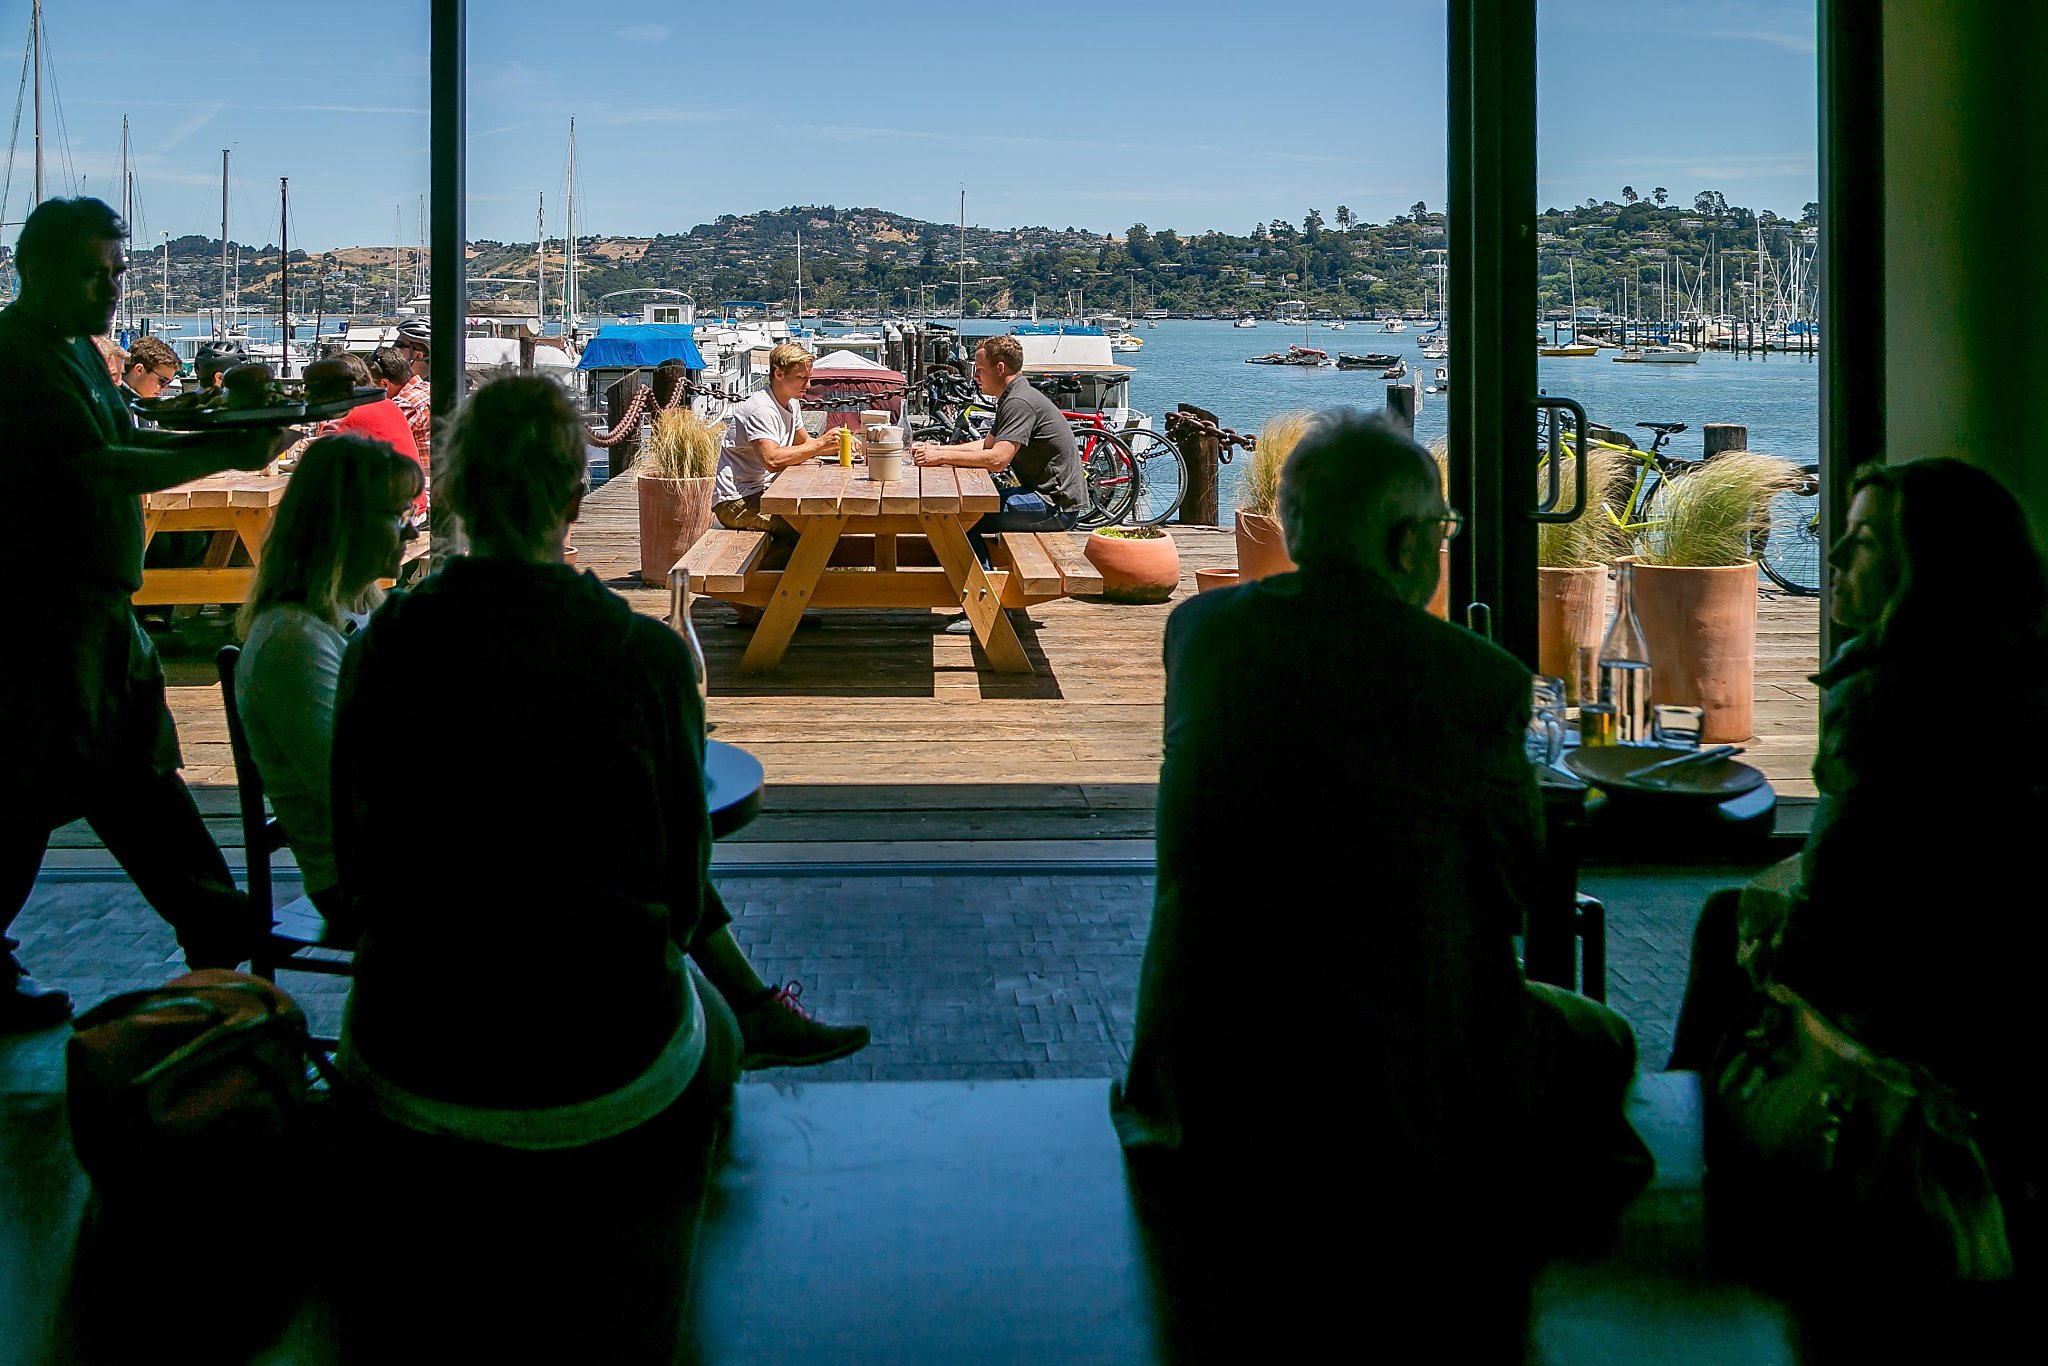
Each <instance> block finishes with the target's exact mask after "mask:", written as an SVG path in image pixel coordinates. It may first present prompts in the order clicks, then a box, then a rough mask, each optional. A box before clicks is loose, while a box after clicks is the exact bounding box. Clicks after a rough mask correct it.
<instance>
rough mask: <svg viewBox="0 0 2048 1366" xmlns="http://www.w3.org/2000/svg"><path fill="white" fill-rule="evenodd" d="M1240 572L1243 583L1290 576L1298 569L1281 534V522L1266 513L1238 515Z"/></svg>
mask: <svg viewBox="0 0 2048 1366" xmlns="http://www.w3.org/2000/svg"><path fill="white" fill-rule="evenodd" d="M1236 531H1237V572H1238V574H1239V575H1241V576H1242V578H1243V581H1244V582H1246V583H1250V582H1251V581H1252V580H1253V579H1263V578H1267V577H1269V576H1271V575H1274V574H1286V573H1290V572H1292V571H1293V569H1294V568H1295V564H1294V560H1293V559H1292V558H1291V557H1290V556H1289V555H1288V553H1287V539H1286V537H1284V536H1282V535H1281V534H1280V520H1279V519H1278V518H1277V517H1270V516H1268V515H1266V514H1265V513H1263V512H1240V513H1238V514H1237V525H1236Z"/></svg>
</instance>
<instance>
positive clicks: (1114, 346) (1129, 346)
mask: <svg viewBox="0 0 2048 1366" xmlns="http://www.w3.org/2000/svg"><path fill="white" fill-rule="evenodd" d="M1144 348H1145V339H1144V338H1143V337H1134V336H1132V335H1131V334H1130V333H1129V332H1112V333H1110V334H1109V349H1110V350H1112V351H1142V350H1143V349H1144Z"/></svg>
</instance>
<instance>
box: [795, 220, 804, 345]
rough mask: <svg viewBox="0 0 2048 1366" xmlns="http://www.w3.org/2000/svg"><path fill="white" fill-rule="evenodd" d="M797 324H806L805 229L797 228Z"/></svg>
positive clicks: (799, 325) (800, 325)
mask: <svg viewBox="0 0 2048 1366" xmlns="http://www.w3.org/2000/svg"><path fill="white" fill-rule="evenodd" d="M796 325H797V326H798V327H802V326H803V325H804V230H803V227H802V226H801V225H799V226H798V227H797V230H796Z"/></svg>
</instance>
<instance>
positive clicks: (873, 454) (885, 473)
mask: <svg viewBox="0 0 2048 1366" xmlns="http://www.w3.org/2000/svg"><path fill="white" fill-rule="evenodd" d="M902 477H903V452H902V451H900V450H897V451H874V450H870V451H869V452H868V478H870V479H872V480H874V481H876V482H877V483H882V484H892V483H894V482H896V481H897V480H899V479H901V478H902Z"/></svg>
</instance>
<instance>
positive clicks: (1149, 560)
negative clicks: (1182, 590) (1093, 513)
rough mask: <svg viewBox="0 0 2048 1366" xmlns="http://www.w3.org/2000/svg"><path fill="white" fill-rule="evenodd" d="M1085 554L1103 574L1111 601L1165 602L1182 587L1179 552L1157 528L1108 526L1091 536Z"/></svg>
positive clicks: (1106, 593)
mask: <svg viewBox="0 0 2048 1366" xmlns="http://www.w3.org/2000/svg"><path fill="white" fill-rule="evenodd" d="M1083 553H1084V554H1085V555H1087V557H1088V563H1090V564H1092V565H1094V566H1095V567H1096V568H1097V569H1098V570H1100V571H1101V573H1102V596H1103V597H1105V598H1108V599H1109V600H1110V601H1111V602H1165V601H1166V600H1167V599H1168V598H1170V597H1172V596H1173V590H1174V589H1175V588H1177V587H1179V586H1180V550H1179V548H1178V547H1176V546H1175V545H1174V543H1173V537H1171V536H1169V535H1168V534H1167V533H1166V532H1164V531H1162V530H1160V529H1159V528H1158V527H1156V526H1108V527H1103V528H1101V529H1100V530H1098V531H1096V532H1094V533H1093V534H1091V535H1090V536H1089V537H1088V544H1087V546H1086V548H1085V549H1084V551H1083Z"/></svg>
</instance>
